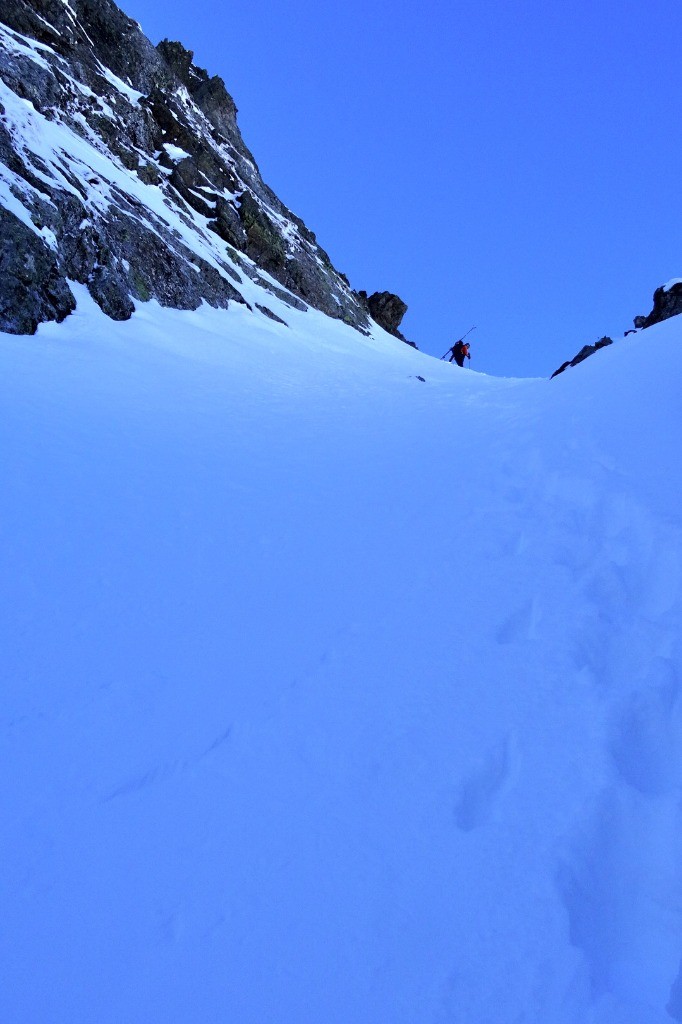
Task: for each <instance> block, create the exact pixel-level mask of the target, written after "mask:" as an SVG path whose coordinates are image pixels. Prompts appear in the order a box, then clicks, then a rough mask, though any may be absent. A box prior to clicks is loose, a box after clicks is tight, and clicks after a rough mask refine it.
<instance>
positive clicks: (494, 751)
mask: <svg viewBox="0 0 682 1024" xmlns="http://www.w3.org/2000/svg"><path fill="white" fill-rule="evenodd" d="M512 747H513V744H512V742H511V739H510V737H509V736H507V737H505V738H504V739H503V740H501V741H500V742H499V743H497V744H495V745H494V746H493V747H492V748H491V749H490V750H489V751H488V753H487V755H486V756H485V757H484V758H483V759H482V760H481V762H480V763H479V764H478V765H477V766H476V768H475V769H474V770H473V771H472V772H471V774H470V775H468V776H467V777H466V778H465V779H464V780H463V781H462V782H461V783H460V785H459V787H458V792H457V797H456V800H455V807H454V819H455V824H456V825H457V827H458V828H459V829H461V830H462V832H472V831H473V830H474V829H475V828H479V827H480V826H481V825H485V824H486V822H488V821H490V819H491V818H492V816H493V812H494V809H495V805H496V803H497V801H498V799H499V797H500V795H501V794H502V792H503V790H504V789H505V788H506V786H507V785H508V783H509V781H510V778H511V775H512V761H513V756H512V755H513V750H512Z"/></svg>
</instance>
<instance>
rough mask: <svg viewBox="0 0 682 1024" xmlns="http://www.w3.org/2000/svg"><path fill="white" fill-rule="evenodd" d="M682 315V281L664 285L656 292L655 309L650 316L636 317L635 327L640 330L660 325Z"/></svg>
mask: <svg viewBox="0 0 682 1024" xmlns="http://www.w3.org/2000/svg"><path fill="white" fill-rule="evenodd" d="M680 313H682V280H681V281H674V282H671V283H670V284H669V285H663V286H662V287H660V288H657V289H656V291H655V292H654V308H653V309H652V310H651V312H650V313H649V315H648V316H636V317H635V319H634V325H635V327H636V328H638V329H640V328H642V327H651V326H652V324H659V323H660V322H661V320H668V319H669V317H671V316H678V315H679V314H680Z"/></svg>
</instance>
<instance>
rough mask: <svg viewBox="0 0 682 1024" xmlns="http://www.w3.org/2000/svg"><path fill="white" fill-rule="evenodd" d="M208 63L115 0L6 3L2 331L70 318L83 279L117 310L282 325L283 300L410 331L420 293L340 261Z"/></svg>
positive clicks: (1, 111) (0, 88)
mask: <svg viewBox="0 0 682 1024" xmlns="http://www.w3.org/2000/svg"><path fill="white" fill-rule="evenodd" d="M192 57H193V55H192V53H191V52H190V51H189V50H186V49H185V48H184V47H183V46H182V45H180V43H172V42H168V41H167V40H164V42H162V43H160V44H159V45H158V46H157V47H155V46H153V45H152V43H151V42H150V41H149V40H148V39H147V38H146V37H145V36H144V34H143V33H142V31H141V29H140V26H139V25H138V24H137V23H136V22H135V21H132V20H131V19H130V18H129V17H127V16H126V15H125V14H123V13H122V11H120V10H119V9H118V8H117V7H116V6H115V4H113V3H111V2H110V0H3V4H2V8H1V10H0V330H3V331H7V332H10V333H15V334H24V333H32V332H34V331H35V330H36V327H37V325H38V324H39V323H40V322H42V321H45V320H58V321H59V320H62V319H63V318H64V317H65V316H67V315H68V314H69V313H70V312H71V311H72V310H73V308H74V306H75V302H74V298H73V295H72V293H71V290H70V288H69V284H68V282H69V280H73V281H78V282H81V283H84V284H86V285H87V286H88V289H89V291H90V293H91V295H92V296H93V298H94V299H95V301H96V302H97V303H98V304H99V306H100V307H101V308H102V310H103V311H104V312H105V313H107V314H108V315H109V316H111V317H113V318H114V319H117V320H124V319H127V318H128V317H129V316H130V315H131V313H132V312H133V309H134V305H133V302H134V300H139V301H146V300H148V299H150V298H155V299H157V300H158V301H159V302H160V303H161V304H163V305H167V306H173V307H177V308H180V309H195V308H196V307H197V306H199V305H200V304H201V302H202V301H203V300H206V301H207V302H209V303H210V304H211V305H213V306H222V307H224V306H227V304H228V303H229V302H230V301H236V302H243V303H246V304H247V305H249V306H250V307H251V308H255V307H257V308H258V309H259V310H260V311H261V313H264V314H265V315H267V316H270V317H272V318H275V319H279V317H278V316H277V314H276V313H275V312H274V311H273V310H271V309H270V308H269V307H268V305H267V297H268V295H274V296H277V297H278V298H279V299H281V300H283V301H284V302H285V303H286V304H287V305H288V306H293V307H297V308H306V306H308V305H309V306H312V307H314V308H316V309H319V310H321V311H322V312H324V313H326V314H327V315H329V316H331V317H334V318H335V319H341V320H343V321H345V322H346V323H348V324H350V325H352V326H353V327H355V328H357V329H358V330H360V331H363V332H364V333H367V332H368V329H369V318H370V316H371V317H372V318H373V319H375V320H376V322H378V323H379V324H380V325H381V326H383V327H384V328H385V329H386V330H388V331H390V332H391V333H392V334H394V335H395V336H396V337H400V338H402V335H400V332H399V330H398V327H399V325H400V321H401V320H402V316H403V315H404V312H405V309H406V307H405V305H404V303H402V302H401V300H400V299H399V298H398V297H397V296H394V295H391V294H390V293H388V292H382V293H376V294H375V295H373V296H369V297H368V296H367V295H366V293H364V292H355V291H354V290H353V289H352V288H351V287H350V285H349V283H348V280H347V278H346V277H345V276H344V275H343V274H340V273H339V272H338V271H336V270H335V269H334V267H333V266H332V263H331V261H330V259H329V257H328V255H327V254H326V252H324V250H323V249H322V248H321V247H320V246H319V245H318V244H317V241H316V238H315V235H314V234H313V233H312V231H309V230H308V228H306V226H305V224H304V223H303V222H302V221H301V220H300V219H299V218H298V217H296V216H295V215H294V214H293V213H291V211H290V210H288V209H287V208H286V207H285V206H284V205H283V204H282V203H281V202H280V201H279V199H278V198H277V196H276V195H275V194H274V193H273V192H272V191H271V190H270V189H269V188H268V186H267V185H266V184H265V183H264V182H263V180H262V178H261V176H260V173H259V171H258V167H257V165H256V162H255V160H254V158H253V156H252V155H251V153H250V152H249V150H248V149H247V148H246V146H245V144H244V141H243V139H242V137H241V133H240V131H239V128H238V126H237V108H236V106H235V104H234V101H233V99H232V98H231V96H230V95H229V93H228V92H227V90H226V88H225V85H224V83H223V81H222V80H221V79H220V78H218V77H213V78H211V77H209V75H208V74H207V73H206V72H205V71H204V70H202V69H201V68H199V67H197V66H196V65H195V64H194V63H193V60H192ZM280 310H281V307H280ZM402 340H405V339H402Z"/></svg>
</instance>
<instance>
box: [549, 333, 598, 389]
mask: <svg viewBox="0 0 682 1024" xmlns="http://www.w3.org/2000/svg"><path fill="white" fill-rule="evenodd" d="M607 345H613V338H607V337H606V336H605V337H603V338H600V339H599V341H595V343H594V345H583V347H582V348H581V349H580V352H578V355H577V356H575V357H574V358H573V359H569V360H568V361H567V362H565V363H562V364H561V366H560V367H559V369H558V370H555V371H554V373H553V374H552V376H551V377H550V378H549V379H550V380H552V378H553V377H557V376H558V375H559V374H560V373H563V372H564V370H567V369H568V367H569V366H577V365H578V363H582V361H583V359H587V358H588V356H591V355H593V354H594V353H595V352H598V351H599V349H600V348H606V346H607Z"/></svg>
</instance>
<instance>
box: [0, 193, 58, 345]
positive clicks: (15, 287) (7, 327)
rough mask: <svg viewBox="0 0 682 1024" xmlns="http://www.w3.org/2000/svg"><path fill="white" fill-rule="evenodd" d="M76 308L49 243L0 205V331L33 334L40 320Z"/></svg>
mask: <svg viewBox="0 0 682 1024" xmlns="http://www.w3.org/2000/svg"><path fill="white" fill-rule="evenodd" d="M75 308H76V302H75V299H74V297H73V295H72V293H71V289H70V288H69V286H68V285H67V283H66V281H64V279H63V278H62V276H61V274H60V272H59V268H58V266H57V260H56V259H55V257H54V254H53V253H52V252H51V250H50V248H49V246H47V245H45V244H41V243H40V240H39V239H38V237H37V236H36V234H35V233H34V232H33V231H31V230H30V228H27V227H26V226H25V225H24V224H22V222H21V221H20V220H19V219H18V218H17V217H14V216H12V215H11V214H9V213H7V212H6V211H5V210H3V209H2V208H0V331H5V332H6V333H7V334H34V333H35V331H36V329H37V327H38V324H39V323H42V322H43V321H44V320H57V321H58V322H61V321H62V320H63V319H64V318H65V317H67V316H68V315H69V313H71V312H73V310H74V309H75Z"/></svg>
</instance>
